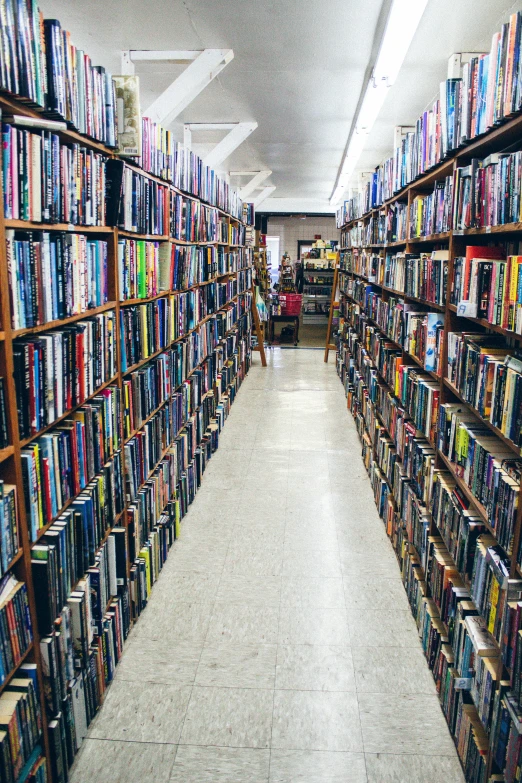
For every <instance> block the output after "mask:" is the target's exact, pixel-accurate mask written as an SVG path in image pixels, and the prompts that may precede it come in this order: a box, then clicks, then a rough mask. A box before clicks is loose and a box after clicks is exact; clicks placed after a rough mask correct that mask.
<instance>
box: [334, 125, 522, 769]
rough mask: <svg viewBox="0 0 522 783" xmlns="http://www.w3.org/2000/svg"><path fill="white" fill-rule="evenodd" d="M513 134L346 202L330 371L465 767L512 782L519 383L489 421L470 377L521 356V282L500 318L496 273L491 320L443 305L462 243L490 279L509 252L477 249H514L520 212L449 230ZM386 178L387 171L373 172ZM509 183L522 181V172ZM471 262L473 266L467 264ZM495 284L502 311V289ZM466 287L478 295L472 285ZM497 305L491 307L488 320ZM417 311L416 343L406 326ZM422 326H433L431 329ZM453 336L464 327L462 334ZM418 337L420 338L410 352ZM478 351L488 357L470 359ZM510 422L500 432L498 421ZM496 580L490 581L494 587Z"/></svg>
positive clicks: (520, 584) (521, 555) (513, 252)
mask: <svg viewBox="0 0 522 783" xmlns="http://www.w3.org/2000/svg"><path fill="white" fill-rule="evenodd" d="M521 131H522V117H521V116H520V115H517V114H515V115H514V116H506V117H505V118H504V120H503V124H500V125H499V126H498V127H495V128H494V129H492V130H490V131H489V132H486V133H484V134H482V135H480V136H479V137H478V138H476V139H474V140H472V141H471V142H469V143H468V144H467V145H461V146H458V147H457V149H455V150H453V151H450V152H448V154H447V155H446V156H443V159H442V161H441V162H440V163H438V165H435V166H432V167H431V168H429V167H428V168H427V169H426V171H425V173H422V174H420V175H419V176H417V177H413V178H412V180H411V181H410V182H409V184H407V185H405V186H404V187H402V188H400V189H397V190H396V192H395V193H393V194H390V193H389V192H388V193H386V188H383V189H382V190H381V192H382V193H384V194H385V195H386V198H384V197H383V198H382V203H380V204H377V205H374V206H373V207H372V208H371V209H366V210H365V209H364V204H366V205H367V206H369V201H370V202H371V200H372V196H371V188H370V191H367V192H366V194H364V195H363V198H362V200H361V199H359V200H357V199H354V200H353V203H352V202H349V203H348V206H347V207H346V206H345V208H344V209H343V210H342V211H341V213H340V214H341V218H340V221H339V222H340V227H341V232H342V233H341V244H340V269H339V278H340V299H341V304H340V308H341V319H342V320H341V324H340V330H339V335H338V338H339V339H338V350H337V369H338V373H339V375H340V377H341V380H342V382H343V385H344V387H345V390H346V394H347V402H348V409H349V410H350V411H351V413H352V415H353V417H354V420H355V423H356V426H357V430H358V433H359V437H360V439H361V442H362V457H363V461H364V463H365V466H366V469H367V471H368V473H369V476H370V480H371V484H372V488H373V491H374V495H375V502H376V505H377V508H378V512H379V514H380V516H381V518H382V519H383V522H384V524H385V527H386V531H387V533H388V535H389V537H390V539H391V541H392V544H393V546H394V549H395V552H396V555H397V558H398V562H399V565H400V568H401V574H402V579H403V583H404V587H405V589H406V591H407V594H408V598H409V601H410V605H411V609H412V613H413V615H414V617H415V619H416V622H417V625H418V628H419V635H420V638H421V643H422V645H423V648H424V652H425V654H426V657H427V659H428V663H429V665H430V668H431V669H432V671H433V675H434V678H435V680H436V683H437V689H438V693H439V699H440V702H441V708H442V710H443V712H444V714H445V717H446V720H447V721H448V724H449V728H450V732H451V733H452V736H453V738H454V740H455V743H456V745H457V749H458V752H459V758H460V760H461V763H462V766H463V769H464V772H465V774H466V778H467V779H468V780H473V781H480V782H481V783H482V781H489V780H490V779H491V780H493V779H494V780H508V779H510V780H511V779H513V778H511V777H509V778H508V777H504V776H503V775H504V773H505V770H506V768H507V767H508V766H509V765H510V764H511V765H512V764H513V763H514V762H513V754H515V756H514V758H515V763H516V759H517V757H518V753H519V745H517V746H516V749H514V746H510V748H507V746H506V744H503V743H504V742H506V743H507V739H506V737H504V735H502V734H501V733H500V724H501V723H502V725H503V729H502V730H503V731H504V732H507V736H512V735H513V736H514V735H516V734H517V733H520V729H521V727H522V721H521V702H520V695H521V694H520V688H519V684H518V683H519V681H520V663H521V660H520V657H519V656H520V652H521V650H520V646H519V645H520V642H521V641H522V635H521V632H520V615H519V612H520V606H522V603H519V602H520V599H521V597H522V593H521V592H520V591H521V589H522V581H520V580H521V577H522V550H521V540H522V533H521V531H522V495H521V486H520V467H521V465H522V462H521V461H520V457H521V453H522V452H521V445H522V443H521V441H520V433H519V432H518V431H517V427H518V426H519V424H518V418H517V416H519V413H520V407H521V406H522V398H520V397H518V396H517V395H518V391H517V390H518V388H519V387H518V386H516V382H515V383H514V384H513V385H512V386H511V387H509V388H510V389H511V394H510V392H509V390H508V391H507V392H506V396H505V398H504V397H503V398H502V399H503V402H505V403H506V405H507V400H508V399H511V400H514V402H513V406H512V407H513V408H514V412H509V411H511V408H510V407H509V406H508V407H507V410H508V413H507V418H506V415H504V416H502V408H500V415H499V416H498V417H497V419H496V420H495V421H496V423H495V422H494V421H493V420H492V414H491V413H490V412H488V411H489V407H488V409H487V410H486V407H485V405H486V398H485V396H483V395H482V394H480V395H479V392H480V391H481V389H482V387H481V386H480V382H479V381H477V382H476V383H477V385H475V386H473V385H472V382H471V381H470V380H469V378H470V377H471V378H472V379H475V378H476V377H479V378H481V379H482V377H483V376H482V375H480V373H483V371H484V367H485V366H486V367H487V366H490V367H491V372H492V375H491V378H492V379H493V378H498V377H499V375H498V373H505V374H507V373H508V368H509V364H506V362H507V358H506V357H507V356H513V357H517V356H520V355H522V354H521V353H519V352H520V351H521V350H522V329H520V328H519V327H518V326H517V323H518V322H517V321H516V314H517V312H518V310H519V308H520V307H521V306H522V300H521V298H520V288H518V289H517V288H516V286H515V295H514V301H513V296H511V302H512V305H511V306H512V307H513V316H512V318H513V320H512V321H511V324H510V325H511V328H506V326H505V323H502V322H501V323H498V322H497V321H498V320H499V318H497V316H496V310H495V309H494V308H495V306H496V305H495V301H493V302H491V300H490V298H489V297H493V296H498V295H499V294H498V292H499V290H500V298H501V300H502V288H500V289H499V288H498V286H499V285H500V286H502V282H500V283H499V282H498V277H497V278H489V279H493V280H495V279H496V280H497V283H496V285H497V288H491V289H490V288H487V287H486V284H484V288H483V289H481V288H480V285H481V282H480V281H479V282H477V285H478V286H479V292H481V291H485V292H486V299H485V304H486V305H487V307H488V308H489V309H488V317H480V316H478V315H477V313H475V314H473V313H474V311H473V310H464V311H463V310H462V307H460V306H457V304H455V303H452V292H453V291H454V290H455V287H456V286H457V285H458V282H456V280H455V277H456V275H455V270H456V269H458V268H459V264H461V263H462V262H460V261H456V259H465V258H466V248H467V247H473V248H474V249H473V251H472V252H471V256H470V259H469V261H470V267H469V268H470V270H474V272H476V274H477V275H478V274H480V275H482V274H483V271H482V270H483V269H486V268H487V267H485V266H481V264H489V271H488V274H489V273H490V272H491V275H493V274H496V273H497V272H498V270H499V269H500V268H501V264H502V263H503V261H502V262H501V261H500V260H496V261H495V260H494V254H493V255H491V256H490V255H488V250H486V248H491V247H496V246H500V247H502V248H503V250H502V253H501V254H500V255H498V256H497V259H503V260H505V259H507V258H508V256H515V257H516V256H517V253H518V252H519V242H520V240H521V239H522V233H521V232H522V223H520V222H506V223H504V224H502V225H491V226H490V225H481V226H478V227H468V228H461V227H460V226H458V227H455V226H456V225H457V222H458V219H459V217H458V216H459V212H458V209H457V205H456V190H457V188H456V186H455V183H457V182H458V180H459V177H461V176H462V172H461V170H462V169H463V168H465V167H467V166H469V165H471V164H472V161H473V160H474V159H479V160H485V159H487V156H495V155H496V154H497V153H501V152H502V151H503V150H505V149H507V148H508V147H509V146H510V145H511V144H512V143H513V142H514V140H515V139H517V138H520V132H521ZM514 154H517V153H514ZM494 160H496V158H494ZM384 168H386V164H384ZM388 175H389V172H386V171H385V173H384V175H382V172H380V173H378V174H377V180H378V181H379V182H380V180H379V178H380V177H381V176H384V178H386V177H387V176H388ZM486 176H487V175H486ZM379 187H380V185H378V188H379ZM512 187H514V188H515V189H518V192H520V181H519V180H516V181H515V184H514V186H513V183H512ZM378 192H379V191H378ZM369 193H370V195H369ZM441 194H442V195H441ZM437 198H439V199H440V200H439V202H438V210H435V211H436V213H437V215H436V218H435V224H436V226H435V227H436V231H429V232H428V233H424V232H423V227H424V228H425V227H426V226H428V227H429V226H430V223H429V220H428V219H427V213H428V211H429V210H430V209H432V208H433V204H434V201H432V202H429V201H428V200H429V199H435V201H436V199H437ZM378 200H379V197H377V201H378ZM361 204H362V205H363V207H362V208H361ZM374 204H375V202H374ZM359 212H361V213H362V214H360V216H359V215H358V213H359ZM431 225H434V224H433V223H431ZM400 256H402V258H400ZM480 258H483V260H482V261H481V262H479V264H478V266H477V267H476V268H474V267H473V266H472V263H473V262H472V259H480ZM490 258H491V259H492V260H491V262H490V261H488V259H490ZM510 263H512V264H513V266H512V267H509V270H512V269H516V270H517V272H518V269H517V267H516V263H517V262H516V261H513V262H510ZM495 264H496V266H495ZM491 267H493V269H494V270H495V271H491ZM507 268H508V267H507V266H506V269H507ZM444 270H445V271H444ZM479 270H480V271H479ZM502 271H504V266H502ZM517 272H514V273H512V272H511V271H510V274H515V275H516V273H517ZM390 279H391V280H393V281H395V282H394V284H393V285H390V284H389V280H390ZM483 279H486V278H481V280H483ZM509 279H511V280H512V279H515V280H517V277H516V276H515V278H513V277H510V278H509ZM518 280H520V278H518ZM396 281H398V282H396ZM412 285H417V286H421V287H422V285H424V291H423V292H421V291H420V290H419V289H418V288H417V289H415V293H413V288H412ZM503 290H504V305H505V307H509V303H508V302H507V301H506V287H504V289H503ZM462 298H464V297H462ZM469 298H470V299H471V300H472V301H473V297H472V296H471V293H470V296H469ZM479 298H480V293H479ZM490 303H491V304H490ZM460 304H461V303H460ZM480 306H481V303H480V302H479V304H478V307H480ZM499 306H500V305H499ZM468 312H469V313H470V314H469V315H468V314H467V313H468ZM490 313H493V314H495V315H494V317H491V318H489V315H490ZM499 313H500V311H499ZM502 313H504V310H502ZM428 314H430V316H429V317H428ZM508 317H511V316H510V315H509V316H508ZM415 319H417V320H416V321H415V324H416V325H415V331H414V337H415V339H414V340H413V342H412V341H411V339H410V332H409V331H408V329H409V324H411V322H412V320H415ZM430 322H431V323H432V324H435V323H437V326H436V327H434V329H433V330H432V331H431V332H430ZM423 330H424V331H423ZM462 333H470V334H471V336H470V337H469V340H468V341H466V340H465V339H464V338H461V337H460V336H461V335H462ZM454 334H455V335H457V338H458V339H457V342H458V343H459V345H460V348H459V350H460V351H461V353H460V354H459V355H460V357H461V358H462V356H465V357H467V358H465V359H462V361H463V364H462V365H458V361H459V359H458V358H457V359H455V355H454V354H453V353H451V352H450V350H449V347H448V346H449V343H450V341H452V340H453V339H455V338H453V337H452V335H454ZM428 340H429V341H430V342H429V343H428ZM423 341H424V349H422V346H421V347H419V344H422V343H423ZM459 341H460V342H459ZM483 341H486V342H485V343H484V342H483ZM452 344H453V343H452ZM428 345H429V346H431V348H432V351H431V352H429V351H428V350H426V346H428ZM483 345H484V348H482V347H481V346H483ZM463 352H464V353H463ZM466 352H467V353H466ZM470 357H473V358H472V359H471V358H470ZM477 357H479V358H477ZM475 358H477V362H483V363H482V364H479V365H477V364H476V363H473V364H472V361H473V362H474V360H475ZM326 360H327V353H326V354H325V361H326ZM450 361H451V362H454V363H453V364H451V367H452V368H455V367H459V366H461V367H466V368H467V370H468V371H469V372H470V373H472V374H471V376H469V375H466V376H465V377H464V379H463V380H461V385H460V386H457V385H455V383H453V382H452V381H451V380H450V379H449V377H448V375H449V371H450V364H449V362H450ZM466 362H468V363H467V364H466ZM513 367H514V369H513V370H512V371H513V374H514V375H513V376H512V377H515V381H516V376H517V375H518V371H519V369H520V366H519V365H518V364H517V362H513ZM452 371H454V372H456V370H455V369H454V370H452ZM488 388H489V391H488V395H489V393H490V392H491V397H490V398H488V399H489V400H490V402H489V403H488V406H489V405H490V406H491V409H492V410H494V405H495V388H497V390H498V389H500V388H501V387H500V386H499V387H493V390H491V387H488ZM483 389H484V390H485V389H486V386H485V380H484V387H483ZM484 395H485V392H484ZM497 413H498V411H497ZM513 417H514V420H513ZM512 420H513V422H512V424H513V426H512V427H511V429H509V427H506V422H511V421H512ZM450 422H451V425H450ZM446 425H447V427H448V433H446V431H445V426H446ZM500 425H502V426H500ZM452 427H453V428H454V429H453V430H452V429H451V428H452ZM462 433H466V437H468V435H469V439H470V440H469V443H471V444H472V447H473V450H474V451H473V454H474V455H475V456H474V458H475V459H477V460H483V462H480V468H479V462H478V461H477V462H473V460H471V463H469V462H467V460H469V459H470V457H469V455H470V451H469V450H468V442H467V443H466V446H465V449H464V452H461V451H459V450H458V449H457V452H458V453H457V456H456V458H455V448H453V447H454V446H455V443H456V442H457V444H458V443H459V441H458V438H459V437H460V434H462ZM511 436H513V437H511ZM453 438H455V440H452V439H453ZM450 444H452V445H450ZM470 449H471V446H470ZM495 455H498V456H495ZM486 465H487V466H488V470H491V472H490V473H487V472H486ZM481 471H482V472H481ZM491 476H493V477H494V478H493V479H492V478H491ZM488 477H489V480H490V484H488ZM497 480H498V481H499V482H501V483H502V486H503V490H502V492H503V494H501V495H499V494H498V493H497V494H495V491H494V485H493V483H492V482H493V481H497ZM496 486H498V485H496ZM508 488H509V489H508ZM467 547H469V548H467ZM481 580H482V581H481ZM484 580H485V581H484ZM494 580H495V581H494ZM486 583H487V584H486ZM492 590H493V592H494V591H495V590H498V592H497V593H495V595H493V594H492ZM492 607H493V609H492ZM473 651H474V653H475V662H474V663H472V664H470V663H469V657H468V659H466V655H468V656H469V654H470V652H473ZM460 678H462V679H460ZM510 732H511V734H510ZM510 754H511V755H510ZM506 774H507V773H506ZM490 776H493V777H490ZM497 776H498V777H497Z"/></svg>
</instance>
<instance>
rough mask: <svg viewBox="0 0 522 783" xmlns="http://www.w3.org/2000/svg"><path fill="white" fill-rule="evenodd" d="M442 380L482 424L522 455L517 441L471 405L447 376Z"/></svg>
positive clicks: (517, 453) (512, 449)
mask: <svg viewBox="0 0 522 783" xmlns="http://www.w3.org/2000/svg"><path fill="white" fill-rule="evenodd" d="M442 382H443V383H444V386H445V387H446V388H447V389H449V390H450V391H451V393H452V394H454V395H455V397H457V398H458V400H459V401H460V402H461V403H462V405H464V406H465V407H466V408H467V409H468V410H469V411H471V413H473V414H474V415H475V416H476V417H477V419H478V420H479V421H480V423H481V424H484V425H485V426H486V427H487V428H488V429H490V430H491V432H493V434H494V435H496V436H497V438H499V440H501V441H502V442H503V443H504V445H505V446H507V447H508V448H509V449H510V450H511V451H512V452H513V453H514V454H515V455H516V456H517V457H520V456H522V449H520V448H519V447H518V446H517V445H516V443H513V441H512V440H510V439H509V438H507V437H506V436H505V435H504V433H503V432H501V431H500V430H499V429H498V428H497V427H495V425H494V424H492V423H491V422H490V421H488V420H487V419H484V418H483V417H482V416H481V415H480V413H479V412H478V410H477V409H476V408H474V407H473V405H471V404H470V403H469V402H466V400H465V399H464V397H463V396H462V395H461V394H460V392H459V390H458V389H457V388H456V387H455V386H454V385H453V384H452V383H450V381H448V379H447V378H443V381H442Z"/></svg>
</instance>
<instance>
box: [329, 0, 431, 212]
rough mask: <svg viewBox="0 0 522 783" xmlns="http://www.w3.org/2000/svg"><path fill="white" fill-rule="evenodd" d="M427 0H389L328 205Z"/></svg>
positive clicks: (337, 196) (337, 195)
mask: <svg viewBox="0 0 522 783" xmlns="http://www.w3.org/2000/svg"><path fill="white" fill-rule="evenodd" d="M427 3H428V0H393V3H392V7H391V9H390V13H389V14H388V19H387V20H386V28H385V30H384V36H383V39H382V41H381V45H380V47H379V53H378V55H377V60H376V62H375V67H374V69H373V73H372V78H371V79H370V81H369V82H368V85H367V86H366V91H365V93H364V98H363V100H362V103H361V107H360V109H359V112H358V114H357V118H356V121H355V126H354V130H353V133H352V135H351V138H350V142H349V144H348V149H347V150H346V154H345V157H344V160H343V163H342V165H341V170H340V173H339V175H338V181H337V184H336V186H335V190H334V192H333V194H332V197H331V199H330V205H331V206H336V205H337V204H338V203H339V202H340V201H341V199H342V197H343V194H344V191H345V188H346V183H347V182H348V180H349V178H350V177H351V175H352V174H353V172H354V170H355V167H356V165H357V162H358V160H359V158H360V156H361V153H362V151H363V149H364V144H365V141H366V136H367V135H368V134H369V132H370V131H371V129H372V128H373V125H374V123H375V120H376V119H377V117H378V116H379V112H380V110H381V107H382V105H383V103H384V100H385V98H386V95H387V90H388V88H389V87H391V85H392V84H393V83H394V82H395V80H396V78H397V75H398V73H399V71H400V69H401V65H402V63H403V62H404V58H405V57H406V53H407V51H408V49H409V48H410V44H411V42H412V39H413V36H414V35H415V31H416V30H417V27H418V26H419V22H420V20H421V17H422V14H423V13H424V9H425V8H426V5H427Z"/></svg>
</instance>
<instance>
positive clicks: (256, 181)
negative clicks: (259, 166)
mask: <svg viewBox="0 0 522 783" xmlns="http://www.w3.org/2000/svg"><path fill="white" fill-rule="evenodd" d="M271 173H272V172H271V171H270V169H264V170H263V171H247V172H242V174H243V176H246V175H247V174H253V175H254V176H253V177H252V179H251V180H250V182H247V183H246V185H244V186H243V187H242V188H239V196H240V198H242V199H243V201H244V200H245V199H246V198H248V196H250V194H251V193H253V192H254V190H257V189H258V188H259V186H260V185H261V184H262V183H263V182H264V181H265V179H266V178H267V177H269V176H270V174H271ZM234 175H235V176H238V172H237V171H231V172H230V176H234Z"/></svg>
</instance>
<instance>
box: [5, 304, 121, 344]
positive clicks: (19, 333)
mask: <svg viewBox="0 0 522 783" xmlns="http://www.w3.org/2000/svg"><path fill="white" fill-rule="evenodd" d="M115 307H116V302H106V304H104V305H100V307H93V308H92V309H91V310H84V311H83V312H82V313H75V315H70V316H68V317H67V318H62V319H58V320H57V321H47V323H44V324H39V325H38V326H28V327H26V328H24V329H13V331H12V332H11V334H12V336H13V339H16V338H17V337H26V336H27V335H30V334H39V333H40V332H47V331H50V330H51V329H59V328H62V327H65V326H69V325H70V324H73V323H75V322H76V321H84V320H86V319H87V318H92V317H93V316H95V315H99V314H100V313H106V312H107V311H108V310H114V309H115Z"/></svg>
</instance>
